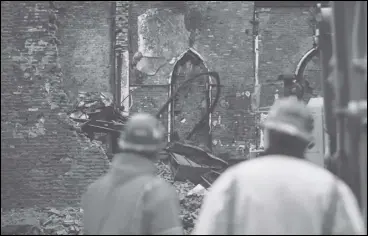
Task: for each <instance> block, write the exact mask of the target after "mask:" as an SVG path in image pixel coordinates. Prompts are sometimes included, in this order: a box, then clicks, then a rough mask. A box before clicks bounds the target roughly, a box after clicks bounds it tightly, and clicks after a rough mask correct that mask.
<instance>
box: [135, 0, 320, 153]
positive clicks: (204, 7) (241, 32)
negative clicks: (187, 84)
mask: <svg viewBox="0 0 368 236" xmlns="http://www.w3.org/2000/svg"><path fill="white" fill-rule="evenodd" d="M132 5H133V7H132V14H131V21H130V22H131V25H130V27H131V44H130V50H131V54H132V55H133V54H134V53H136V52H138V51H139V52H141V51H142V50H143V51H144V52H141V53H143V54H145V55H144V56H147V57H146V58H144V59H142V61H143V62H140V63H141V65H140V66H137V69H133V70H132V71H131V74H130V81H131V83H142V84H146V85H147V84H167V83H168V81H169V79H170V72H171V71H172V70H173V65H175V62H176V61H177V55H178V54H180V53H183V52H185V51H186V50H187V49H188V48H189V47H191V48H193V49H194V50H195V51H196V52H198V53H199V55H200V56H201V57H202V58H203V61H204V63H205V64H206V66H207V67H208V69H209V70H214V71H217V72H219V73H220V76H221V82H222V84H223V85H224V87H223V88H222V92H221V99H220V102H219V105H218V106H217V108H216V110H215V112H214V114H213V115H212V136H213V149H214V152H215V153H216V154H217V155H219V156H232V157H234V156H237V155H247V153H248V148H249V147H250V146H251V145H252V144H256V143H257V142H258V141H257V139H258V137H257V130H258V129H257V127H256V117H255V114H254V113H253V112H252V111H251V110H252V109H251V103H252V102H251V100H252V97H251V96H249V94H252V93H253V92H254V53H253V47H254V45H253V30H254V25H253V24H252V23H251V21H252V20H253V17H254V13H255V12H254V11H256V13H257V15H258V21H259V24H258V31H259V35H260V47H259V53H260V55H259V57H260V60H259V78H260V83H261V84H262V86H261V90H260V93H261V95H260V104H259V105H260V106H261V107H264V106H270V105H272V103H273V101H274V99H275V97H277V95H276V96H275V94H278V95H280V96H282V93H283V88H282V84H280V83H275V82H273V81H271V80H274V79H275V78H276V77H277V75H279V74H282V73H287V72H294V70H295V68H296V65H297V63H298V61H299V59H300V58H301V57H302V56H303V54H304V53H305V52H307V51H308V49H310V48H311V47H312V45H313V38H312V36H313V34H314V31H313V17H312V11H311V9H310V8H309V7H302V8H300V7H299V8H298V7H281V8H280V7H272V8H259V7H257V8H255V7H254V2H251V1H248V2H221V1H206V2H199V1H192V2H190V3H188V2H187V3H184V2H177V3H176V4H174V3H173V2H166V3H162V2H153V1H151V2H139V1H136V2H133V4H132ZM181 17H182V18H181ZM139 21H141V22H140V23H139V24H138V22H139ZM170 32H171V33H170ZM150 57H155V59H152V58H150ZM158 58H160V59H158ZM131 60H132V57H131ZM165 60H167V61H170V60H171V62H172V63H171V64H170V63H169V65H166V66H164V67H163V68H161V71H159V72H158V73H157V74H156V76H147V74H148V73H149V72H155V71H156V68H158V66H159V65H161V64H164V63H165ZM138 64H139V63H138ZM137 70H138V71H139V72H137ZM142 71H143V73H142ZM318 73H319V66H318V60H314V62H313V63H311V64H309V65H308V67H307V69H306V73H305V75H306V76H307V77H308V79H309V80H311V84H312V87H315V88H316V89H317V91H319V90H320V85H319V82H318ZM316 78H317V79H316ZM137 95H138V94H134V96H136V97H134V100H135V101H139V100H141V99H143V98H142V97H139V96H137ZM144 96H145V97H150V96H152V97H153V96H154V93H152V94H151V93H150V92H149V91H148V89H146V93H145V94H144ZM160 97H162V99H163V100H164V99H165V97H164V96H160ZM155 99H159V98H157V97H156V98H155ZM163 102H164V101H162V102H161V103H163ZM193 102H196V101H195V100H193ZM157 103H158V104H160V102H157ZM136 104H139V102H138V103H136ZM186 105H187V106H188V107H191V108H193V109H196V107H198V104H192V103H191V100H190V99H188V100H187V103H186ZM133 106H134V105H133ZM186 115H187V116H191V115H193V114H192V113H191V112H188V114H186ZM244 149H245V150H244Z"/></svg>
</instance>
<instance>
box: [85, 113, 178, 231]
mask: <svg viewBox="0 0 368 236" xmlns="http://www.w3.org/2000/svg"><path fill="white" fill-rule="evenodd" d="M118 144H119V148H120V150H121V152H120V153H119V154H116V156H115V157H114V158H113V161H112V166H111V169H110V170H109V171H108V173H107V174H106V175H105V176H103V177H101V178H100V179H98V180H97V181H96V182H94V183H92V184H91V185H90V186H89V187H88V190H87V192H86V193H85V194H84V195H83V197H82V207H83V209H84V218H83V221H84V231H85V232H84V233H85V234H94V235H106V234H110V235H118V234H123V235H124V234H133V235H154V234H161V235H166V234H174V235H180V234H183V229H182V223H181V220H180V218H179V200H178V197H177V193H176V191H175V189H174V188H173V186H172V185H170V184H169V183H167V182H165V181H164V180H163V179H161V178H160V177H158V176H156V167H155V165H154V161H156V160H157V159H158V158H159V155H158V153H159V151H160V150H162V148H163V147H164V145H165V142H164V128H163V126H162V125H161V124H160V122H159V121H158V120H157V119H156V118H154V117H153V116H151V115H149V114H144V113H140V114H136V115H133V116H132V117H131V118H130V119H129V121H128V122H127V124H126V127H125V130H124V132H123V133H122V134H121V137H120V138H119V140H118Z"/></svg>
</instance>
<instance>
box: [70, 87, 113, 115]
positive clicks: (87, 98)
mask: <svg viewBox="0 0 368 236" xmlns="http://www.w3.org/2000/svg"><path fill="white" fill-rule="evenodd" d="M111 105H112V97H111V95H109V94H106V93H100V92H79V94H78V98H77V101H76V103H75V105H74V109H73V111H72V112H71V113H70V114H69V117H70V118H72V119H75V120H78V119H80V120H88V119H90V116H91V114H94V113H97V112H100V111H101V109H102V108H104V107H108V106H111Z"/></svg>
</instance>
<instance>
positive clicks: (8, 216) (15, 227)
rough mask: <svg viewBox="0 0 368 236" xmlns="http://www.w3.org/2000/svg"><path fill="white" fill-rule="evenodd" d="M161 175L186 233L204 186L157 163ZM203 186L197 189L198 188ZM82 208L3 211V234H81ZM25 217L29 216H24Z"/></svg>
mask: <svg viewBox="0 0 368 236" xmlns="http://www.w3.org/2000/svg"><path fill="white" fill-rule="evenodd" d="M157 168H158V175H159V176H160V177H162V178H163V179H165V180H166V181H168V182H169V183H171V184H173V186H174V187H175V188H176V191H177V193H178V196H179V199H180V206H181V211H180V218H181V219H182V221H183V226H184V231H185V234H186V235H188V234H190V233H191V231H192V230H193V227H194V225H195V221H196V219H197V217H198V214H199V210H200V207H201V204H202V201H203V197H204V196H203V194H204V193H203V190H202V188H201V187H200V186H198V185H197V186H195V185H194V184H193V183H191V182H189V181H186V182H179V181H175V182H174V181H173V178H172V175H171V171H170V168H169V167H168V166H167V165H166V164H164V163H161V162H160V163H158V164H157ZM198 189H199V190H201V191H198V192H196V191H197V190H198ZM82 216H83V210H82V209H81V208H78V207H68V208H64V209H56V208H42V209H29V210H27V212H25V210H18V211H16V210H14V211H10V212H5V211H4V212H2V214H1V234H2V235H82V234H83V222H82ZM24 219H26V220H24Z"/></svg>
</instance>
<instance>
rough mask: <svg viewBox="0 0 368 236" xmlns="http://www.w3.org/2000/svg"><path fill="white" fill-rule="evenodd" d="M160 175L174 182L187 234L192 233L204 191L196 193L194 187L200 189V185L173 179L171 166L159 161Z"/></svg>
mask: <svg viewBox="0 0 368 236" xmlns="http://www.w3.org/2000/svg"><path fill="white" fill-rule="evenodd" d="M157 167H158V169H159V176H160V177H162V178H164V179H165V180H166V181H168V182H170V183H172V184H173V185H174V187H175V188H176V191H177V193H178V196H179V200H180V206H181V209H180V218H181V219H182V221H183V227H184V232H185V234H186V235H188V234H190V233H191V232H192V230H193V228H194V225H195V221H196V220H197V217H198V215H199V211H200V208H201V205H202V201H203V197H204V196H203V193H200V192H199V193H194V191H195V190H194V189H196V188H197V189H198V187H197V186H198V185H197V186H195V185H194V184H193V183H191V182H189V181H186V182H180V181H175V182H174V180H173V177H172V175H171V171H170V168H169V167H168V166H167V165H165V164H164V163H158V164H157Z"/></svg>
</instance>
